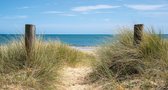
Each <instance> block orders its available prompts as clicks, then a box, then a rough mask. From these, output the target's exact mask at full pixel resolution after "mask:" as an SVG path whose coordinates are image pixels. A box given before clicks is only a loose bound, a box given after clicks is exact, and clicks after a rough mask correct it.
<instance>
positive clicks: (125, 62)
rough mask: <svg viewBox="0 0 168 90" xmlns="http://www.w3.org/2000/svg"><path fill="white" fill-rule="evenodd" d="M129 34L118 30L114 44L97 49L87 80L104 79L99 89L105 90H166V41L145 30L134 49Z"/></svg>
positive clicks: (167, 80)
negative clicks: (92, 70)
mask: <svg viewBox="0 0 168 90" xmlns="http://www.w3.org/2000/svg"><path fill="white" fill-rule="evenodd" d="M132 31H133V30H130V29H124V30H121V33H120V34H119V35H118V37H117V41H116V42H109V41H110V40H108V42H107V43H105V44H104V45H102V46H100V48H99V49H98V50H97V56H98V57H97V60H98V61H97V63H96V64H94V67H95V69H94V72H93V73H92V74H91V78H92V79H95V80H98V79H99V80H100V79H101V80H105V81H103V82H104V83H103V85H102V86H103V87H104V88H106V89H107V88H108V90H115V89H116V88H122V89H121V90H123V89H124V88H125V89H145V90H149V89H157V90H158V89H167V87H168V69H167V68H168V40H166V39H163V38H162V36H161V34H156V33H155V32H154V30H149V31H147V32H144V35H143V41H142V42H141V44H140V45H139V46H138V47H136V46H134V44H133V32H132ZM105 82H106V83H105ZM118 86H119V87H118ZM110 88H111V89H110Z"/></svg>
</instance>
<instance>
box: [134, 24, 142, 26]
mask: <svg viewBox="0 0 168 90" xmlns="http://www.w3.org/2000/svg"><path fill="white" fill-rule="evenodd" d="M135 26H144V24H135Z"/></svg>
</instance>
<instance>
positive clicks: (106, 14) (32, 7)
mask: <svg viewBox="0 0 168 90" xmlns="http://www.w3.org/2000/svg"><path fill="white" fill-rule="evenodd" d="M26 23H30V24H35V25H36V28H37V32H38V33H40V34H113V33H117V32H118V28H121V27H123V26H130V27H131V26H133V25H134V24H136V23H144V24H145V25H146V26H148V27H150V26H154V27H155V28H157V30H162V32H163V33H168V0H1V1H0V33H1V34H7V33H8V34H9V33H23V32H24V25H25V24H26ZM166 29H167V30H166Z"/></svg>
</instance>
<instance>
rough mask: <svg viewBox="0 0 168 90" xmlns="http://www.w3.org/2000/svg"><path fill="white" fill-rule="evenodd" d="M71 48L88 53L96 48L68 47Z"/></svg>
mask: <svg viewBox="0 0 168 90" xmlns="http://www.w3.org/2000/svg"><path fill="white" fill-rule="evenodd" d="M70 47H71V48H74V49H77V50H80V51H88V52H90V51H91V52H92V51H94V50H96V48H97V47H96V46H70Z"/></svg>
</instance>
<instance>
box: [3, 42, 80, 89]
mask: <svg viewBox="0 0 168 90" xmlns="http://www.w3.org/2000/svg"><path fill="white" fill-rule="evenodd" d="M82 56H83V53H82V52H80V51H78V50H75V49H72V48H70V47H69V46H68V45H65V44H62V43H60V42H48V43H46V42H42V41H39V40H37V41H36V43H35V46H34V47H33V50H32V51H31V54H30V57H28V56H27V53H26V49H25V45H24V40H21V41H20V42H19V41H14V42H11V43H9V44H7V45H1V46H0V89H10V90H18V89H23V90H25V89H26V90H27V89H32V90H34V89H35V90H51V89H54V90H55V89H56V88H57V87H56V84H57V83H58V76H59V74H58V71H59V70H60V69H61V67H62V66H63V65H64V64H67V65H69V66H75V64H76V63H77V62H78V61H79V59H80V58H81V57H82Z"/></svg>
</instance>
